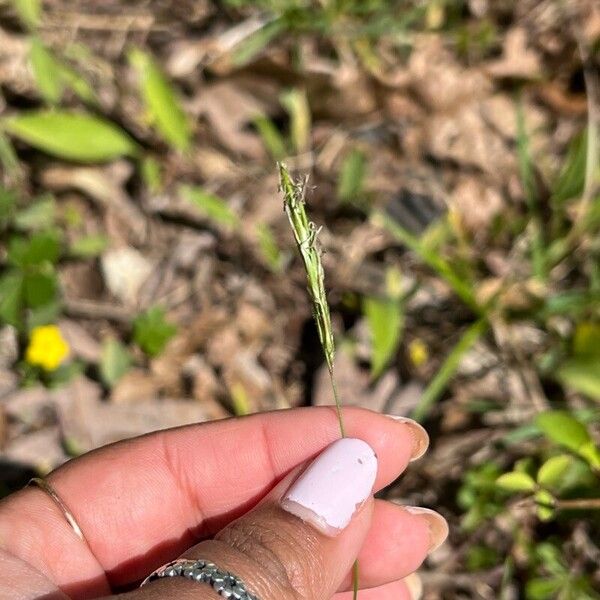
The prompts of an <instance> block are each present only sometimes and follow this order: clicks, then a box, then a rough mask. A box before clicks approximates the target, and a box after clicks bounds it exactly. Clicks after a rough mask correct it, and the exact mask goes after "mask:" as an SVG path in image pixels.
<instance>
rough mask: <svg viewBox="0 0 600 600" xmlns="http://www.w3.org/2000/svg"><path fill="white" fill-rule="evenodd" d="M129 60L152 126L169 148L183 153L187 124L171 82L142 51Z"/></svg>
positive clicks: (186, 141) (188, 142)
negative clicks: (134, 71)
mask: <svg viewBox="0 0 600 600" xmlns="http://www.w3.org/2000/svg"><path fill="white" fill-rule="evenodd" d="M129 60H130V62H131V64H132V66H133V67H134V68H135V69H136V70H137V72H138V76H139V79H140V88H141V92H142V96H143V99H144V103H145V104H146V108H147V110H148V116H149V117H150V119H151V121H152V123H153V124H154V125H155V127H156V129H157V130H158V132H159V133H160V134H161V135H162V136H163V138H164V139H165V140H166V141H167V142H168V143H169V144H171V146H173V147H174V148H177V149H178V150H186V149H187V148H189V146H190V139H191V134H190V129H189V123H188V119H187V117H186V115H185V113H184V112H183V109H182V108H181V104H180V103H179V100H178V99H177V95H176V94H175V91H174V89H173V87H172V86H171V84H170V82H169V81H168V80H167V78H166V77H165V75H164V74H163V72H162V71H161V70H160V69H159V68H158V66H157V65H156V63H155V62H154V59H153V58H152V57H151V56H150V55H148V54H146V53H144V52H142V51H141V50H137V49H134V50H132V51H131V53H130V55H129Z"/></svg>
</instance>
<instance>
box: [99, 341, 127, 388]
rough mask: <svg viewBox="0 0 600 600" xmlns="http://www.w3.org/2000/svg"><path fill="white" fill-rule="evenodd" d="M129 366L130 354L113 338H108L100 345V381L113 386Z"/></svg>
mask: <svg viewBox="0 0 600 600" xmlns="http://www.w3.org/2000/svg"><path fill="white" fill-rule="evenodd" d="M130 366H131V356H130V354H129V352H128V351H127V348H126V347H125V346H124V345H123V344H122V343H121V342H120V341H119V340H116V339H114V338H108V339H107V340H106V341H105V342H104V344H103V345H102V353H101V355H100V365H99V369H100V377H102V381H104V383H105V384H106V385H107V386H109V387H113V386H114V385H115V383H117V381H119V379H121V377H123V375H125V373H127V371H128V370H129V367H130Z"/></svg>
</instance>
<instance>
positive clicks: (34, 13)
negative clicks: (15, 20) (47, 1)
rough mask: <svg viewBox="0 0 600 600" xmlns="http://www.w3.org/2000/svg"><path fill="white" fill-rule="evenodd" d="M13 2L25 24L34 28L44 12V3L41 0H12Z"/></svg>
mask: <svg viewBox="0 0 600 600" xmlns="http://www.w3.org/2000/svg"><path fill="white" fill-rule="evenodd" d="M12 4H13V6H14V7H15V10H16V11H17V14H18V15H19V19H21V22H22V23H23V25H25V26H26V27H28V28H29V29H34V28H35V27H37V26H38V25H39V22H40V17H41V14H42V4H41V1H40V0H12Z"/></svg>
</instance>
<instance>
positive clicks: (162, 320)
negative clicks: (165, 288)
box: [133, 306, 177, 357]
mask: <svg viewBox="0 0 600 600" xmlns="http://www.w3.org/2000/svg"><path fill="white" fill-rule="evenodd" d="M176 331H177V327H175V325H173V324H172V323H169V322H168V321H167V320H166V317H165V311H164V310H163V309H162V308H161V307H159V306H154V307H152V308H150V309H148V310H147V311H146V312H144V313H142V314H141V315H139V316H138V317H136V319H135V321H134V322H133V340H134V341H135V343H136V344H137V345H138V346H139V347H140V348H141V349H142V350H143V351H144V352H145V353H146V354H148V356H151V357H155V356H158V355H159V354H160V353H161V352H162V351H163V349H164V347H165V346H166V345H167V342H168V341H169V340H170V339H171V338H172V337H173V336H174V335H175V333H176Z"/></svg>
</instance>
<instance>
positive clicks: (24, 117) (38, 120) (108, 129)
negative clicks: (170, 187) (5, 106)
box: [2, 111, 138, 163]
mask: <svg viewBox="0 0 600 600" xmlns="http://www.w3.org/2000/svg"><path fill="white" fill-rule="evenodd" d="M2 125H3V126H4V128H5V129H6V131H7V132H8V133H10V134H11V135H13V136H15V137H17V138H18V139H20V140H22V141H24V142H26V143H27V144H29V145H30V146H33V147H34V148H37V149H38V150H42V151H43V152H47V153H48V154H51V155H53V156H57V157H58V158H64V159H67V160H73V161H77V162H83V163H93V162H106V161H109V160H113V159H115V158H119V157H121V156H134V155H135V154H137V151H138V147H137V145H136V143H135V142H134V141H133V140H132V139H131V138H130V137H129V136H128V135H127V134H126V133H125V132H124V131H123V130H122V129H120V128H119V127H118V126H117V125H115V124H114V123H111V122H110V121H106V120H104V119H101V118H99V117H94V116H91V115H86V114H83V113H76V112H61V111H55V112H49V111H33V112H29V113H24V114H21V115H19V116H16V117H11V118H8V119H5V120H4V121H2Z"/></svg>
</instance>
